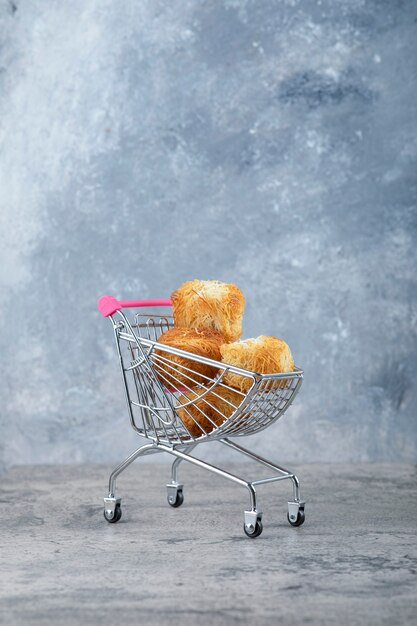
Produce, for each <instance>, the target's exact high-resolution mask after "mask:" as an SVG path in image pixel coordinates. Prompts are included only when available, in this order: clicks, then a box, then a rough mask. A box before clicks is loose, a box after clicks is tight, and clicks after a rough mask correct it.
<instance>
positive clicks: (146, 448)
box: [109, 443, 158, 498]
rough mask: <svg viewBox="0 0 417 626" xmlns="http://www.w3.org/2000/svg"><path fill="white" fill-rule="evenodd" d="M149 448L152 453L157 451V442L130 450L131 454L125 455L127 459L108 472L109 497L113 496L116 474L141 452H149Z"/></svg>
mask: <svg viewBox="0 0 417 626" xmlns="http://www.w3.org/2000/svg"><path fill="white" fill-rule="evenodd" d="M151 449H152V452H153V453H155V452H158V449H157V444H155V443H147V444H145V445H144V446H141V447H140V448H138V449H137V450H135V451H134V452H132V454H130V455H129V456H128V457H127V459H125V460H124V461H122V463H120V464H119V465H118V466H117V467H116V468H115V469H114V470H113V471H112V473H111V474H110V478H109V498H114V491H115V488H116V478H117V477H118V475H119V474H121V472H123V471H124V470H125V469H126V467H128V466H129V465H130V464H131V463H133V461H134V460H135V459H137V458H138V456H141V455H142V454H149V452H150V450H151Z"/></svg>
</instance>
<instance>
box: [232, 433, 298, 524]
mask: <svg viewBox="0 0 417 626" xmlns="http://www.w3.org/2000/svg"><path fill="white" fill-rule="evenodd" d="M220 441H221V443H223V444H224V445H226V446H228V447H229V448H232V449H233V450H236V452H240V453H241V454H244V455H245V456H248V457H250V458H251V459H253V460H254V461H257V462H258V463H260V464H261V465H265V466H266V467H269V468H270V469H273V470H275V471H276V472H278V473H279V474H281V475H282V478H288V479H290V480H291V482H292V487H293V500H290V501H289V502H288V514H287V519H288V522H289V523H290V524H291V526H301V524H303V523H304V520H305V514H304V508H305V501H304V500H301V495H300V481H299V480H298V478H297V476H296V475H295V474H294V473H293V472H290V471H289V470H287V469H285V468H284V467H281V466H279V465H276V463H272V462H271V461H268V460H267V459H264V458H263V457H261V456H259V455H258V454H255V453H254V452H251V451H250V450H248V449H247V448H244V447H243V446H240V445H238V444H237V443H235V442H234V441H230V439H226V438H225V439H221V440H220ZM255 482H256V483H257V484H262V482H269V479H266V480H265V481H262V480H259V481H255Z"/></svg>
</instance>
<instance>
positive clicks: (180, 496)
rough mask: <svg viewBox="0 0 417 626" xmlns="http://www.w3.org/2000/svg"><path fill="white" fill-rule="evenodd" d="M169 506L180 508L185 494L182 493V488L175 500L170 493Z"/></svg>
mask: <svg viewBox="0 0 417 626" xmlns="http://www.w3.org/2000/svg"><path fill="white" fill-rule="evenodd" d="M167 500H168V504H169V506H172V508H173V509H176V508H178V507H179V506H181V504H182V503H183V502H184V494H183V493H182V489H178V490H177V493H176V496H175V500H173V499H172V496H170V495H168V497H167Z"/></svg>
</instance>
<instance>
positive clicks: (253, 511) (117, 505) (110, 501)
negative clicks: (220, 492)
mask: <svg viewBox="0 0 417 626" xmlns="http://www.w3.org/2000/svg"><path fill="white" fill-rule="evenodd" d="M219 441H220V443H222V444H224V445H226V446H228V447H229V448H232V449H233V450H235V451H236V452H238V453H240V454H243V455H245V456H247V457H249V458H251V459H253V460H254V461H256V462H257V463H259V464H261V465H264V466H265V467H268V468H269V469H272V470H274V472H276V474H275V475H274V476H271V477H268V478H263V479H260V480H254V481H248V480H245V479H244V478H241V477H240V476H236V475H235V474H232V473H231V472H227V471H226V470H224V469H222V468H220V467H217V466H216V465H212V464H210V463H207V462H206V461H201V460H200V459H197V458H195V457H194V456H191V455H190V452H191V451H192V449H193V448H195V447H196V445H198V444H195V443H193V444H191V445H188V446H181V447H182V448H183V450H180V449H179V446H169V445H166V444H161V443H156V442H155V443H150V444H145V445H144V446H141V447H140V448H138V449H137V450H135V451H134V452H132V454H131V455H130V456H128V457H127V459H125V460H124V461H123V462H122V463H120V465H118V466H117V467H116V468H115V469H114V470H113V472H112V473H111V474H110V479H109V495H108V496H107V497H106V498H104V517H105V519H106V520H107V521H108V522H109V523H115V522H117V521H119V520H120V518H121V515H122V510H121V498H120V497H119V498H116V497H115V489H116V478H117V476H118V475H119V474H120V473H121V472H123V471H124V470H125V469H126V468H127V467H128V466H129V465H130V464H131V463H133V461H134V460H135V459H137V458H138V457H139V456H143V455H146V454H154V453H158V452H167V453H168V454H172V455H173V456H175V457H176V458H175V460H174V462H173V463H172V469H171V482H170V483H169V484H168V485H167V500H168V504H169V505H170V506H172V507H173V508H177V507H179V506H181V505H182V504H183V502H184V495H183V485H182V484H181V483H179V482H178V467H179V464H180V463H181V462H182V461H187V462H188V463H191V464H193V465H197V466H198V467H201V468H202V469H206V470H207V471H210V472H213V473H215V474H217V475H219V476H223V478H227V479H228V480H231V481H232V482H234V483H236V484H238V485H240V486H242V487H245V488H246V489H247V490H248V492H249V497H250V509H249V510H247V511H245V512H244V524H243V529H244V532H245V534H246V535H247V536H248V537H251V538H255V537H259V535H260V534H261V533H262V512H261V511H259V510H258V509H257V497H256V489H255V488H256V487H257V486H258V485H263V484H266V483H271V482H276V481H279V480H286V479H289V480H291V482H292V486H293V500H291V501H289V502H288V514H287V519H288V522H289V523H290V525H291V526H294V527H297V526H301V524H303V523H304V521H305V512H304V509H305V501H304V500H301V498H300V483H299V480H298V478H297V476H296V475H295V474H294V473H293V472H290V471H289V470H287V469H285V468H283V467H281V466H279V465H276V464H275V463H272V462H271V461H268V460H267V459H264V458H262V457H260V456H259V455H257V454H255V453H254V452H251V451H250V450H248V449H247V448H243V447H242V446H240V445H238V444H237V443H235V442H232V441H230V439H226V438H225V439H220V440H219Z"/></svg>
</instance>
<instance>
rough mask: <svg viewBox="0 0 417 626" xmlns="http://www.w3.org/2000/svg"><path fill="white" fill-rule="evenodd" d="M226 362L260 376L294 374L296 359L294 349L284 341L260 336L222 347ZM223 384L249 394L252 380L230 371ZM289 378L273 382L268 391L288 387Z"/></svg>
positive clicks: (221, 350) (223, 358)
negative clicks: (293, 353) (286, 385)
mask: <svg viewBox="0 0 417 626" xmlns="http://www.w3.org/2000/svg"><path fill="white" fill-rule="evenodd" d="M220 352H221V355H222V361H223V363H228V364H230V365H235V366H236V367H241V368H243V369H247V370H251V371H252V372H256V373H257V374H278V373H281V372H293V371H294V360H293V358H292V354H291V350H290V349H289V347H288V345H287V344H286V343H285V341H283V340H282V339H278V338H277V337H268V336H266V335H261V336H260V337H257V338H256V339H245V340H244V341H236V342H234V343H229V344H223V345H222V346H221V348H220ZM223 380H224V382H225V383H226V384H227V385H230V386H231V387H235V388H236V389H240V391H243V392H245V393H246V392H247V391H249V389H250V387H251V386H252V379H251V378H248V377H246V376H242V375H240V374H234V373H233V372H227V373H226V374H225V376H224V379H223ZM286 382H287V379H281V380H277V381H271V382H270V383H269V384H268V389H274V388H277V387H285V384H286Z"/></svg>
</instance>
